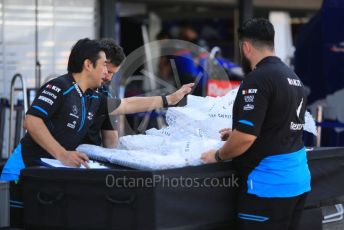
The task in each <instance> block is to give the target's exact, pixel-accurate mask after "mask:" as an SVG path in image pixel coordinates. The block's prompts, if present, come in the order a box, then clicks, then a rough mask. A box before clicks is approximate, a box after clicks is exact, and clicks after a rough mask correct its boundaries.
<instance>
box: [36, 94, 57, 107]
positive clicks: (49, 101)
mask: <svg viewBox="0 0 344 230" xmlns="http://www.w3.org/2000/svg"><path fill="white" fill-rule="evenodd" d="M38 99H39V100H42V101H44V102H46V103H48V104H49V105H53V104H54V102H53V100H51V99H49V98H47V97H44V96H39V97H38Z"/></svg>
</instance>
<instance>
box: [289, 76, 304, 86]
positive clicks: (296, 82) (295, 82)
mask: <svg viewBox="0 0 344 230" xmlns="http://www.w3.org/2000/svg"><path fill="white" fill-rule="evenodd" d="M287 80H288V83H289V85H292V86H297V87H301V86H302V84H301V81H300V80H297V79H292V78H289V77H288V78H287Z"/></svg>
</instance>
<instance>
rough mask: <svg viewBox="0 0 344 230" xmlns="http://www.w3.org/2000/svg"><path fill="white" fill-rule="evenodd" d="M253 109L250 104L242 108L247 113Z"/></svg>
mask: <svg viewBox="0 0 344 230" xmlns="http://www.w3.org/2000/svg"><path fill="white" fill-rule="evenodd" d="M253 109H254V105H252V104H247V105H245V106H244V110H245V111H249V110H253Z"/></svg>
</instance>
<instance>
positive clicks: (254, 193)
mask: <svg viewBox="0 0 344 230" xmlns="http://www.w3.org/2000/svg"><path fill="white" fill-rule="evenodd" d="M238 34H239V44H240V46H239V47H240V54H241V59H242V66H243V69H244V71H245V72H246V74H247V75H246V77H245V79H244V80H243V82H242V84H241V86H240V88H239V91H238V94H237V97H236V99H235V102H234V106H233V127H232V128H233V131H228V130H225V131H224V132H225V133H222V135H223V136H226V135H227V136H229V139H228V140H227V141H226V143H225V144H224V146H223V147H222V148H221V149H219V150H210V151H208V152H206V153H204V154H203V155H202V159H203V160H204V161H205V162H207V163H210V162H219V161H223V160H229V159H233V164H234V166H235V167H236V169H237V171H238V173H239V176H240V177H241V185H240V189H239V200H238V219H237V223H238V229H241V230H246V229H250V230H251V229H262V230H263V229H264V230H269V229H272V230H276V229H278V230H291V229H297V226H298V223H299V220H300V217H301V214H302V211H303V206H304V203H305V200H306V195H307V193H308V192H309V191H310V190H311V186H310V172H309V169H308V165H307V155H306V150H305V148H304V144H303V141H302V133H303V126H304V123H305V120H304V117H305V111H306V94H305V89H304V86H303V84H302V82H301V81H300V79H299V78H298V76H297V75H296V74H295V73H294V72H293V71H292V70H291V69H290V68H289V67H287V66H286V65H285V64H284V63H283V62H282V61H281V60H280V59H279V58H278V57H276V56H275V52H274V28H273V26H272V24H271V23H270V22H269V21H268V20H266V19H251V20H248V21H247V22H245V23H244V24H243V26H242V27H240V28H239V30H238Z"/></svg>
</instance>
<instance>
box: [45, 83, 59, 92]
mask: <svg viewBox="0 0 344 230" xmlns="http://www.w3.org/2000/svg"><path fill="white" fill-rule="evenodd" d="M46 88H48V89H52V90H54V91H56V92H57V93H59V92H60V91H61V89H60V88H59V87H57V86H55V85H51V84H48V85H47V86H46Z"/></svg>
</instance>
